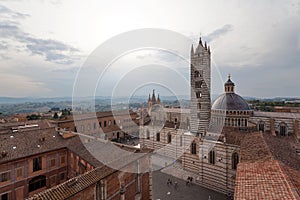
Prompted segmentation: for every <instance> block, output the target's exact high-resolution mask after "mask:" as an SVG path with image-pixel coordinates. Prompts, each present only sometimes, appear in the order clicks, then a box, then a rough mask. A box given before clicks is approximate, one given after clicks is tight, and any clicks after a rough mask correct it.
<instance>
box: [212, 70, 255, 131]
mask: <svg viewBox="0 0 300 200" xmlns="http://www.w3.org/2000/svg"><path fill="white" fill-rule="evenodd" d="M234 87H235V84H234V83H233V82H232V81H231V79H230V75H228V80H227V81H226V82H225V84H224V91H225V93H224V94H222V95H220V96H219V97H218V98H217V99H216V100H215V101H214V103H213V105H212V109H211V128H213V129H215V128H222V127H224V126H225V127H240V128H247V127H248V122H249V118H250V117H252V115H253V111H252V110H251V109H250V107H249V105H248V103H247V102H246V101H245V100H244V99H243V98H242V97H241V96H239V95H238V94H236V93H235V91H234Z"/></svg>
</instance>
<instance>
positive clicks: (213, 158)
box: [208, 150, 216, 165]
mask: <svg viewBox="0 0 300 200" xmlns="http://www.w3.org/2000/svg"><path fill="white" fill-rule="evenodd" d="M208 161H209V163H210V164H213V165H214V164H215V162H216V155H215V151H214V150H211V151H210V152H209V154H208Z"/></svg>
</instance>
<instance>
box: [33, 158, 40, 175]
mask: <svg viewBox="0 0 300 200" xmlns="http://www.w3.org/2000/svg"><path fill="white" fill-rule="evenodd" d="M32 167H33V168H32V171H33V172H36V171H39V170H41V169H42V157H37V158H34V159H33V165H32Z"/></svg>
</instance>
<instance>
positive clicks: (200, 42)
mask: <svg viewBox="0 0 300 200" xmlns="http://www.w3.org/2000/svg"><path fill="white" fill-rule="evenodd" d="M199 44H201V46H203V44H202V40H201V36H200V40H199Z"/></svg>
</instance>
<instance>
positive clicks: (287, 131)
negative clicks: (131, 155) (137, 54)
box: [140, 40, 300, 199]
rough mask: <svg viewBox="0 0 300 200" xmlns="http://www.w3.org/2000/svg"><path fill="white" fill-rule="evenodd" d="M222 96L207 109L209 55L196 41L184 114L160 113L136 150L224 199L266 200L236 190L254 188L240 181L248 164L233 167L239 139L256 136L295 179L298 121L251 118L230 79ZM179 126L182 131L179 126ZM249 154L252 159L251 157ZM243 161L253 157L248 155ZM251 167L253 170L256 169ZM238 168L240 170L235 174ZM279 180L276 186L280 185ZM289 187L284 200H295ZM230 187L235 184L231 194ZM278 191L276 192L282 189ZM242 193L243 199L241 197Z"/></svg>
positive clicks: (290, 116)
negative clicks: (160, 117) (145, 151)
mask: <svg viewBox="0 0 300 200" xmlns="http://www.w3.org/2000/svg"><path fill="white" fill-rule="evenodd" d="M224 91H225V93H224V94H221V95H220V96H219V97H218V98H217V99H216V100H215V101H214V102H213V104H212V106H210V104H211V103H210V102H211V101H210V49H209V47H207V46H206V45H202V41H201V40H200V41H199V45H198V47H197V48H196V51H194V49H193V47H192V50H191V106H190V110H188V109H185V111H184V112H182V110H180V109H179V110H178V109H177V110H176V111H175V110H174V109H164V111H165V116H166V120H165V123H164V127H163V128H162V129H161V128H160V127H156V126H144V127H143V128H142V129H141V132H140V138H141V139H140V140H141V144H142V147H145V148H151V149H153V150H154V152H155V154H156V155H158V157H161V159H160V160H159V159H157V160H158V161H157V163H156V165H160V166H161V167H163V166H166V165H170V164H173V163H174V160H177V162H179V163H181V168H182V169H184V170H185V171H186V172H187V173H188V174H189V176H190V177H193V179H194V180H195V182H196V183H198V184H200V185H202V186H205V187H208V188H210V189H213V190H216V191H219V192H222V193H224V194H227V195H229V197H231V198H233V193H234V191H236V193H238V194H236V197H237V199H272V198H270V197H272V195H271V191H272V188H271V189H269V190H265V191H263V190H259V191H260V192H261V194H259V195H258V196H255V195H253V197H254V198H252V196H251V192H254V191H249V190H248V189H247V190H243V189H241V188H245V187H247V184H253V186H254V185H255V184H257V183H255V180H256V179H255V180H254V179H253V180H252V181H253V182H251V183H250V182H249V183H244V182H243V181H242V180H244V179H245V176H247V175H246V174H247V173H246V172H247V171H246V170H247V169H246V168H247V164H248V163H245V164H244V163H243V164H241V167H239V166H240V164H239V163H240V161H241V153H242V152H244V150H243V148H244V147H242V148H241V145H242V143H243V142H244V143H245V141H247V140H248V137H247V138H245V136H248V135H255V133H257V131H261V132H262V133H263V135H264V138H265V141H266V142H268V143H270V147H272V148H273V149H272V152H276V153H275V155H276V156H278V155H281V157H280V158H278V160H279V161H278V162H286V163H287V165H288V166H290V167H292V169H290V170H289V173H290V174H297V175H296V177H298V176H299V170H300V169H299V166H300V165H299V166H298V167H297V163H299V162H300V156H299V155H298V154H300V153H299V152H300V147H299V145H297V144H298V143H299V141H300V135H299V128H300V126H299V117H300V115H299V114H298V113H282V112H281V113H276V112H270V113H266V112H254V111H253V110H251V109H250V107H249V106H248V104H247V102H246V101H245V100H244V99H243V98H242V97H241V96H239V95H238V94H236V93H235V84H234V83H233V82H232V80H231V77H230V76H228V80H227V81H226V82H225V83H224ZM182 116H184V117H182ZM184 123H185V124H186V126H181V124H184ZM150 124H151V123H150ZM283 136H284V138H282V139H281V138H280V137H283ZM274 137H275V138H274ZM275 141H276V142H277V146H280V147H281V149H283V151H285V153H287V154H288V155H291V157H284V156H283V152H281V153H280V152H279V151H281V150H280V149H276V148H274V146H275V145H272V143H273V142H274V143H275ZM280 141H282V144H281V143H280ZM297 149H298V150H297ZM250 152H252V153H253V154H257V152H253V151H250ZM297 152H298V154H297ZM248 156H253V157H255V155H250V154H249V155H248ZM244 158H245V155H244ZM255 166H256V167H258V166H259V164H258V165H255ZM239 168H244V169H241V170H239ZM266 170H268V167H266ZM278 170H280V168H278ZM237 171H238V173H237ZM245 171H246V172H245ZM266 172H267V171H266ZM279 174H281V175H280V177H284V176H286V175H284V174H282V173H281V172H279ZM243 177H244V178H243ZM278 177H279V176H278ZM258 178H259V177H257V179H258ZM270 180H271V179H270ZM272 180H273V179H272ZM284 180H285V179H283V180H280V181H283V182H284ZM288 181H290V179H289V180H288ZM292 182H293V184H289V185H288V186H287V187H291V189H289V191H295V190H296V191H297V192H296V193H297V194H296V195H294V196H293V194H292V195H290V197H293V198H291V199H294V197H295V196H297V195H299V191H300V187H299V182H297V181H295V180H292ZM236 184H238V187H237V188H236ZM245 184H246V185H245ZM278 187H279V188H280V186H278ZM279 191H282V188H281V189H279ZM265 192H269V193H268V194H267V193H265ZM241 193H243V194H241ZM247 193H248V194H249V195H245V194H247ZM244 197H249V198H244ZM281 197H282V196H281ZM275 199H276V198H275ZM277 199H280V198H277Z"/></svg>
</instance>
